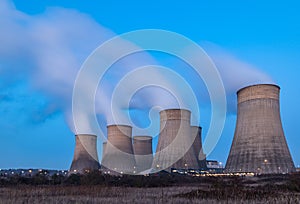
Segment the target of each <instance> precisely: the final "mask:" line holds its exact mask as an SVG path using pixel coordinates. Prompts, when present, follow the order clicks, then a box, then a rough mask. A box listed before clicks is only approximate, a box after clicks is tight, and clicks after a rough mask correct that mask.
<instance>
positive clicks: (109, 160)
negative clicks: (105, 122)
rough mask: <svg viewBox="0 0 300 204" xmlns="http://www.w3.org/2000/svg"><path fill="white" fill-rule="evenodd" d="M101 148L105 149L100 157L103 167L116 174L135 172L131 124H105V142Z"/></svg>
mask: <svg viewBox="0 0 300 204" xmlns="http://www.w3.org/2000/svg"><path fill="white" fill-rule="evenodd" d="M103 149H105V152H104V155H103V157H102V166H103V169H109V170H111V173H113V172H114V173H116V174H118V173H121V174H135V173H136V171H137V170H136V163H135V158H134V154H133V146H132V127H131V126H127V125H110V126H107V144H105V146H104V148H103Z"/></svg>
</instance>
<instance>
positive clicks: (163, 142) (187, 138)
mask: <svg viewBox="0 0 300 204" xmlns="http://www.w3.org/2000/svg"><path fill="white" fill-rule="evenodd" d="M190 117H191V112H190V111H188V110H182V109H170V110H164V111H161V112H160V136H159V140H158V144H157V149H156V154H155V157H154V161H153V165H152V167H153V169H154V170H156V171H158V170H166V171H171V168H175V169H199V165H198V161H197V158H196V154H195V152H194V148H193V145H192V143H193V140H192V139H193V138H192V134H191V127H190ZM189 145H190V146H189Z"/></svg>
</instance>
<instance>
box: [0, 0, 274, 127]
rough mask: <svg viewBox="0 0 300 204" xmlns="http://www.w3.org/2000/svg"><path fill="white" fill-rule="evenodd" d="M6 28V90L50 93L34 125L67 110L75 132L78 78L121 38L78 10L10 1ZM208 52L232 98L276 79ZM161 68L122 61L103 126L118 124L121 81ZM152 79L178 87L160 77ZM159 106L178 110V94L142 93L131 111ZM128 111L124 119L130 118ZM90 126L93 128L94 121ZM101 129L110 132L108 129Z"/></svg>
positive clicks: (109, 85) (104, 85)
mask: <svg viewBox="0 0 300 204" xmlns="http://www.w3.org/2000/svg"><path fill="white" fill-rule="evenodd" d="M0 27H1V28H4V29H5V32H0V44H1V46H0V76H1V77H0V86H1V87H8V86H10V85H11V84H13V83H15V82H18V81H20V80H25V81H29V83H30V85H31V88H32V90H33V92H41V93H44V94H45V95H46V98H47V100H48V103H47V104H43V105H41V106H39V108H40V109H41V110H40V111H39V114H38V115H36V116H35V117H34V118H33V120H35V121H41V122H43V121H45V119H46V118H47V117H50V116H51V115H53V114H55V113H57V112H59V111H62V112H63V113H64V115H65V118H66V121H68V124H69V126H70V128H71V129H72V130H73V131H74V127H72V124H73V122H72V110H71V108H72V91H73V85H74V82H75V79H76V76H77V73H78V71H79V69H80V67H81V65H82V64H83V62H84V60H85V59H86V58H87V57H88V55H89V54H90V53H91V52H92V51H93V50H94V49H95V48H96V47H97V46H99V45H100V44H101V43H103V42H105V41H106V40H108V39H110V38H112V37H114V36H115V34H114V33H113V32H112V31H110V30H108V29H106V28H105V27H103V26H101V25H100V24H99V23H97V22H96V21H94V20H93V19H92V18H91V17H90V16H88V15H86V14H83V13H80V12H78V11H76V10H70V9H64V8H48V9H47V10H46V11H45V12H44V13H42V14H39V15H28V14H26V13H23V12H20V11H18V10H17V9H16V8H15V7H14V5H13V3H12V2H11V1H9V0H2V1H1V2H0ZM127 46H135V45H133V44H131V43H130V42H127V41H125V40H124V41H120V44H118V45H116V46H114V47H111V48H110V49H108V50H107V53H106V54H107V56H105V57H107V58H111V57H113V56H115V55H116V54H117V53H118V50H121V49H122V47H123V48H124V47H127ZM207 51H208V53H209V55H210V56H211V57H212V59H213V61H214V62H215V64H216V65H217V67H218V69H219V71H220V74H221V77H222V79H223V81H224V84H225V88H226V91H227V95H228V96H231V95H233V94H234V95H235V92H236V91H237V90H238V89H239V88H241V87H243V86H246V85H250V84H255V83H272V80H271V79H270V77H268V76H267V75H265V74H263V73H261V72H260V71H258V70H257V69H256V68H255V67H253V66H251V65H249V64H246V63H244V62H241V61H240V60H238V59H236V58H235V57H233V56H231V55H229V54H228V53H227V52H225V51H223V50H221V49H219V48H217V47H216V46H214V47H213V46H211V47H210V48H209V49H208V50H207ZM159 64H160V63H158V62H157V61H156V60H155V59H154V58H153V57H152V56H151V55H150V54H149V53H146V52H141V53H136V54H132V55H129V56H127V57H125V58H122V59H120V60H119V61H118V62H116V63H115V64H114V65H113V66H112V67H111V69H110V70H109V71H108V72H107V73H106V74H105V78H104V79H103V80H102V81H101V83H100V85H99V87H100V88H99V90H98V91H97V94H96V102H95V103H96V113H97V115H98V118H99V119H100V123H101V124H112V123H113V122H114V119H113V115H112V112H111V110H110V107H111V100H112V93H113V90H114V87H116V86H117V84H118V82H119V81H120V80H121V79H122V78H123V77H124V76H125V75H126V74H127V73H129V72H130V71H132V70H134V69H136V68H138V67H142V66H146V65H159ZM174 70H175V71H178V70H179V69H176V68H174ZM181 72H182V73H180V71H179V74H180V75H185V74H186V73H184V72H185V71H184V70H183V69H181ZM149 77H150V78H158V79H160V80H161V81H164V80H165V81H167V83H169V84H171V83H172V82H171V81H168V80H169V79H168V78H167V77H165V76H164V75H163V74H161V73H159V72H154V73H152V74H151V76H149ZM187 77H188V76H187ZM141 78H142V77H141ZM188 78H189V77H188ZM135 79H136V80H137V81H138V80H139V76H135ZM140 80H141V79H140ZM188 80H189V81H190V82H191V85H192V87H193V89H194V90H196V91H197V89H198V87H197V85H198V81H197V80H198V78H193V77H192V76H191V77H190V78H189V79H188ZM128 86H130V84H129V85H128ZM170 86H173V85H172V84H171V85H170ZM177 86H179V85H175V86H173V87H177ZM197 92H198V91H197ZM199 93H200V92H199ZM173 94H175V95H176V93H173ZM0 98H1V99H3V100H5V99H6V96H5V95H3V94H1V93H0ZM6 100H7V99H6ZM199 100H201V98H199ZM125 102H126V101H122V100H120V101H118V102H117V107H119V108H120V109H121V110H124V109H125V108H126V107H127V105H128V104H126V103H125ZM156 106H158V107H161V108H175V107H177V103H176V102H175V98H174V97H173V96H172V94H166V90H163V89H161V88H158V87H152V88H145V89H144V90H140V91H139V92H138V93H137V94H136V95H135V96H134V98H133V99H132V101H131V103H130V107H129V109H132V110H134V111H135V112H141V113H142V114H143V115H145V116H146V117H148V116H149V115H147V114H146V113H148V112H149V111H145V109H146V110H152V109H151V108H152V107H156ZM138 110H141V111H138ZM126 111H128V110H124V112H121V113H120V114H123V115H124V117H125V116H126ZM150 112H151V111H150ZM138 117H140V116H138ZM149 117H150V116H149ZM140 118H141V117H140ZM85 122H86V124H85V125H86V126H87V127H88V126H89V124H88V123H89V121H85ZM101 127H102V129H105V126H103V125H102V126H101Z"/></svg>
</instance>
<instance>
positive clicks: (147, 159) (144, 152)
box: [133, 136, 153, 173]
mask: <svg viewBox="0 0 300 204" xmlns="http://www.w3.org/2000/svg"><path fill="white" fill-rule="evenodd" d="M133 151H134V156H135V161H136V166H137V172H139V173H140V172H143V171H146V170H149V169H151V166H152V162H153V152H152V137H151V136H135V137H133Z"/></svg>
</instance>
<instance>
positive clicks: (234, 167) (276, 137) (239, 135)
mask: <svg viewBox="0 0 300 204" xmlns="http://www.w3.org/2000/svg"><path fill="white" fill-rule="evenodd" d="M279 93H280V87H279V86H276V85H270V84H260V85H254V86H249V87H246V88H243V89H241V90H239V91H238V93H237V95H238V113H237V123H236V129H235V134H234V139H233V143H232V146H231V150H230V154H229V157H228V160H227V164H226V172H229V173H232V172H233V173H235V172H253V173H259V174H274V173H290V172H294V171H295V167H294V163H293V161H292V157H291V155H290V152H289V149H288V146H287V142H286V139H285V136H284V132H283V128H282V124H281V117H280V106H279Z"/></svg>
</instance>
